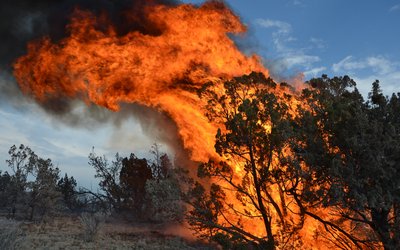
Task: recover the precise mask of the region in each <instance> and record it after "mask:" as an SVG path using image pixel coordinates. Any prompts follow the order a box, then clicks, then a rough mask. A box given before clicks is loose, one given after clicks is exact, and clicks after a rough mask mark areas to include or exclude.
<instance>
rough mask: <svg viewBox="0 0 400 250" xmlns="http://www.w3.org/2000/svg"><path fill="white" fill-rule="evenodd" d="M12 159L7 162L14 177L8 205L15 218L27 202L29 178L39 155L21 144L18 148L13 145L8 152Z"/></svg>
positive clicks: (10, 187)
mask: <svg viewBox="0 0 400 250" xmlns="http://www.w3.org/2000/svg"><path fill="white" fill-rule="evenodd" d="M8 154H9V155H10V159H8V160H6V162H7V165H8V167H9V168H11V171H12V176H11V183H10V186H9V190H8V194H9V199H8V203H9V204H10V207H11V211H10V212H11V214H12V217H15V215H16V212H17V209H18V208H21V206H23V204H24V203H25V202H26V199H25V198H26V197H25V190H26V189H27V177H28V175H29V173H30V172H31V171H32V168H33V165H34V163H35V162H36V160H37V155H36V154H35V153H34V152H33V151H32V150H31V149H30V148H29V147H25V146H24V145H23V144H21V145H20V146H19V147H18V148H17V147H16V146H15V145H13V146H12V147H11V148H10V150H9V151H8Z"/></svg>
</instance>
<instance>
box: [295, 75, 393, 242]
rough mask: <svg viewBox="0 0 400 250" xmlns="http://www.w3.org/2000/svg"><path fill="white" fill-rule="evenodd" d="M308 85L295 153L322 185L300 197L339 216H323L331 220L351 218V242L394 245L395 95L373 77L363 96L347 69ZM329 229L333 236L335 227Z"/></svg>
mask: <svg viewBox="0 0 400 250" xmlns="http://www.w3.org/2000/svg"><path fill="white" fill-rule="evenodd" d="M308 84H310V85H311V87H312V89H308V90H305V91H304V92H303V98H304V100H306V102H307V103H308V108H307V109H304V110H303V113H302V116H301V118H300V119H299V123H298V126H299V128H300V130H303V131H304V132H303V134H302V138H300V140H301V141H303V142H304V143H303V144H301V145H300V146H299V150H298V152H299V153H298V157H300V158H301V159H302V160H304V161H305V163H306V165H307V166H308V175H305V176H306V177H307V178H308V180H309V182H313V181H314V185H311V186H315V185H316V184H318V185H319V186H322V187H324V188H323V189H321V190H323V192H320V193H317V195H309V196H308V197H307V198H308V199H309V200H310V201H312V202H316V201H319V202H320V203H321V204H322V205H323V206H324V207H330V208H333V209H332V211H336V212H337V216H338V218H341V219H338V220H337V221H330V223H332V225H333V226H336V227H340V226H341V224H342V223H343V221H344V222H347V223H350V226H346V227H343V228H345V229H346V232H345V234H346V236H348V237H347V238H348V239H350V240H351V241H352V242H353V243H354V244H356V245H357V246H360V245H361V244H364V246H365V247H371V248H376V247H377V246H378V245H379V243H381V244H382V245H383V246H384V248H385V249H398V248H399V247H400V236H399V232H400V227H399V225H400V223H399V200H400V192H399V191H400V189H399V187H400V178H399V177H400V176H399V170H400V169H399V166H400V133H399V132H400V123H399V121H400V120H399V113H400V109H399V107H400V103H399V98H398V97H399V95H392V98H390V99H388V98H386V97H385V96H384V95H383V94H382V92H381V90H380V87H379V82H378V81H376V82H374V83H373V87H372V91H371V93H370V94H369V96H368V101H367V102H364V101H363V98H362V96H361V95H360V94H359V92H358V91H357V89H356V88H355V82H354V81H353V80H352V79H350V78H349V77H348V76H344V77H334V78H332V79H331V78H328V77H327V76H326V75H323V76H322V77H321V78H317V79H312V80H310V81H309V82H308ZM303 128H306V129H303ZM299 134H301V133H299ZM310 134H312V135H313V136H310ZM308 191H309V193H313V191H314V190H312V189H311V188H310V189H309V190H308ZM314 194H315V193H314ZM330 233H331V236H332V237H336V238H340V235H339V234H337V233H335V230H331V231H330ZM341 233H342V234H343V232H341ZM377 244H378V245H377Z"/></svg>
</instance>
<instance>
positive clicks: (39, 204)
mask: <svg viewBox="0 0 400 250" xmlns="http://www.w3.org/2000/svg"><path fill="white" fill-rule="evenodd" d="M59 173H60V170H59V169H58V168H57V167H54V165H53V163H52V162H51V160H50V159H46V160H45V159H42V158H37V159H36V161H35V162H34V164H33V167H32V170H31V174H32V176H33V177H34V178H35V179H34V181H31V182H29V185H28V192H29V201H28V205H29V207H30V215H29V219H30V220H32V219H33V218H34V216H35V214H37V215H38V216H39V217H40V218H43V217H44V216H45V215H51V213H52V212H54V211H56V210H57V209H58V205H59V201H60V198H61V193H60V192H59V191H58V190H57V181H58V180H59Z"/></svg>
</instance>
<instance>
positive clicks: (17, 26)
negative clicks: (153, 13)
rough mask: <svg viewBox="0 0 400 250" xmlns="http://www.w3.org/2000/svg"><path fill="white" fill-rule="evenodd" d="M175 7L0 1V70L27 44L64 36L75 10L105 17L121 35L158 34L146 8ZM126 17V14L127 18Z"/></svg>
mask: <svg viewBox="0 0 400 250" xmlns="http://www.w3.org/2000/svg"><path fill="white" fill-rule="evenodd" d="M151 4H165V5H176V4H177V2H176V1H172V0H147V1H146V0H13V1H0V37H1V40H0V69H1V70H2V71H4V70H6V69H7V70H10V69H11V66H12V63H13V61H14V60H15V59H16V58H17V57H19V56H21V55H23V54H24V53H25V52H26V45H27V43H28V42H29V41H31V40H35V39H39V38H41V37H43V36H49V37H50V38H51V39H52V40H53V41H57V40H59V39H61V38H63V37H65V36H66V35H67V34H66V33H67V32H66V29H65V27H66V25H67V24H68V22H69V18H70V16H71V14H72V12H73V11H74V9H76V8H80V9H82V10H89V11H91V12H93V13H96V14H106V15H107V17H108V18H110V20H111V21H112V22H113V23H114V25H115V27H117V32H118V33H119V34H121V35H123V34H125V33H127V32H128V31H133V30H136V31H140V32H142V33H145V34H150V35H157V33H159V32H160V31H159V30H157V28H156V27H155V26H154V25H151V23H150V22H149V20H147V19H146V17H145V15H144V13H143V9H144V7H145V6H146V5H151ZM128 14H129V15H128Z"/></svg>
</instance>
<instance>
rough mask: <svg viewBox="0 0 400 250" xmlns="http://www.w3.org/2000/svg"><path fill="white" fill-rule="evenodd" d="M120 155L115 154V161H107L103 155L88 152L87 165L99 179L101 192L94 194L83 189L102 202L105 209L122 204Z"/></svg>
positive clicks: (118, 207)
mask: <svg viewBox="0 0 400 250" xmlns="http://www.w3.org/2000/svg"><path fill="white" fill-rule="evenodd" d="M122 159H123V158H122V157H120V156H119V154H116V155H115V161H112V162H111V164H109V163H108V161H107V159H106V157H105V156H103V157H101V156H97V155H96V154H95V153H94V152H92V153H90V154H89V165H90V166H92V167H93V168H94V169H95V171H96V175H95V177H96V178H98V179H99V180H100V182H99V186H100V189H101V191H102V193H99V194H95V193H93V192H91V191H87V190H86V191H85V192H86V193H89V194H90V195H92V196H94V197H95V198H96V199H97V200H99V202H101V203H103V206H105V207H106V208H107V209H114V210H119V209H121V206H122V196H123V194H122V188H121V185H120V179H119V176H120V172H121V168H122Z"/></svg>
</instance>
